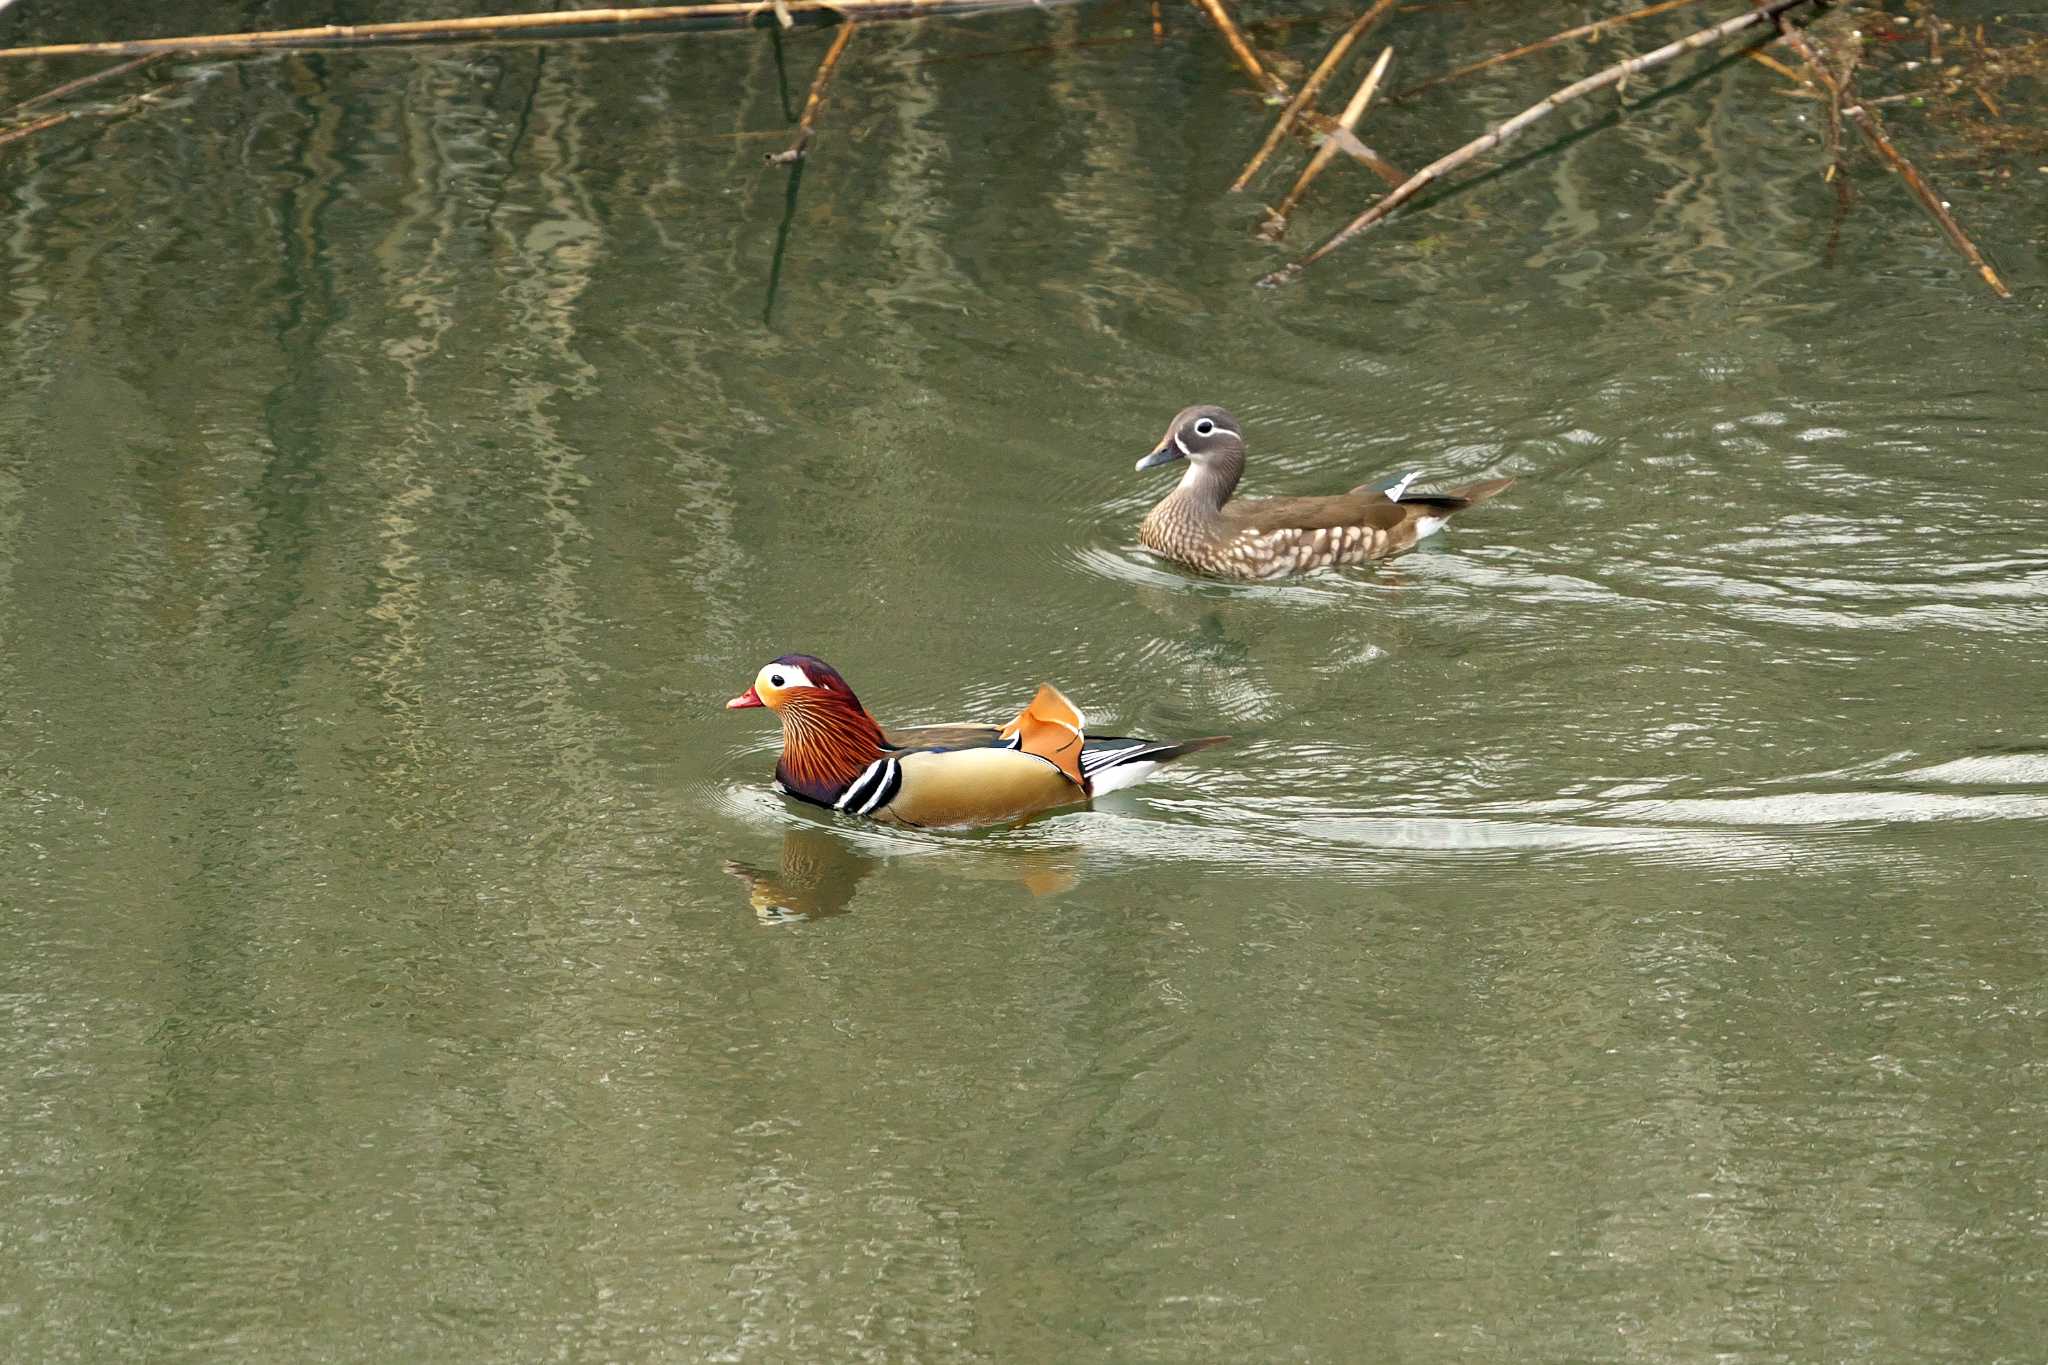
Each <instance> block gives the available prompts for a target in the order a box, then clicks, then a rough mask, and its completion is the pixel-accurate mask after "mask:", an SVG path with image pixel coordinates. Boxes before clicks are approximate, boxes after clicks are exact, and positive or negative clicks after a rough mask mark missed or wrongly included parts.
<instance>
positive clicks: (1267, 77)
mask: <svg viewBox="0 0 2048 1365" xmlns="http://www.w3.org/2000/svg"><path fill="white" fill-rule="evenodd" d="M1194 3H1195V4H1196V5H1198V6H1200V8H1201V9H1202V11H1203V12H1204V13H1206V14H1207V15H1208V16H1209V17H1210V18H1211V19H1212V20H1214V21H1215V23H1216V27H1217V28H1218V29H1219V30H1220V31H1221V32H1222V34H1223V41H1224V42H1226V43H1228V44H1230V53H1231V55H1232V56H1234V57H1236V58H1237V64H1238V65H1239V66H1241V67H1243V68H1244V69H1245V73H1246V74H1247V75H1249V76H1250V77H1251V78H1252V79H1253V80H1255V81H1257V82H1258V83H1259V84H1260V85H1262V86H1264V87H1265V89H1266V93H1267V94H1269V95H1278V96H1280V97H1281V98H1283V99H1284V98H1286V96H1287V82H1286V81H1283V80H1281V79H1280V78H1279V77H1278V76H1276V75H1274V74H1273V73H1272V72H1270V71H1268V70H1266V68H1265V67H1263V66H1261V65H1260V64H1259V58H1258V54H1257V53H1255V52H1253V51H1252V45H1251V44H1250V43H1248V42H1246V41H1245V40H1244V34H1243V33H1242V32H1241V31H1240V30H1239V29H1238V27H1237V21H1236V20H1235V19H1232V18H1231V17H1230V11H1229V10H1227V9H1225V8H1223V0H1194Z"/></svg>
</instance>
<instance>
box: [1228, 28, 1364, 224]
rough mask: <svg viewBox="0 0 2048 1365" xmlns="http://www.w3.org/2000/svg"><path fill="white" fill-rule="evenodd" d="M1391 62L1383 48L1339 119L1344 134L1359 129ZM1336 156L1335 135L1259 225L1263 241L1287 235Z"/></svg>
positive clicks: (1313, 157)
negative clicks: (1292, 216) (1296, 212)
mask: <svg viewBox="0 0 2048 1365" xmlns="http://www.w3.org/2000/svg"><path fill="white" fill-rule="evenodd" d="M1392 60H1394V49H1393V48H1391V47H1384V48H1381V49H1380V55H1379V60H1378V61H1375V62H1374V63H1373V64H1372V70H1370V71H1368V72H1366V73H1365V79H1364V80H1362V81H1360V82H1359V83H1358V89H1357V90H1356V91H1355V92H1353V94H1352V96H1351V102H1350V103H1349V104H1347V105H1345V106H1344V112H1343V113H1341V114H1339V115H1337V126H1338V127H1339V128H1340V129H1342V130H1343V131H1344V132H1347V133H1348V132H1350V131H1351V130H1352V129H1353V128H1356V127H1357V126H1358V119H1359V116H1360V115H1362V114H1363V113H1365V106H1366V105H1368V104H1371V103H1372V95H1373V91H1375V90H1377V89H1379V88H1380V77H1382V76H1384V75H1386V74H1387V63H1388V62H1391V61H1392ZM1335 155H1337V138H1336V136H1335V135H1334V134H1333V135H1332V136H1330V137H1327V138H1325V139H1323V145H1322V146H1320V147H1318V148H1316V154H1315V155H1314V156H1312V157H1310V158H1309V162H1308V165H1307V166H1305V167H1303V168H1302V172H1301V175H1300V176H1299V177H1298V178H1297V179H1296V180H1295V182H1294V188H1293V189H1291V190H1289V191H1287V197H1286V198H1285V199H1282V200H1281V201H1280V207H1279V208H1277V209H1271V210H1269V211H1268V212H1267V214H1266V221H1265V222H1263V223H1261V224H1260V225H1259V235H1260V236H1261V237H1264V238H1265V239H1266V240H1267V241H1269V242H1270V241H1277V240H1278V239H1279V237H1280V234H1281V233H1283V232H1285V231H1287V215H1288V214H1290V213H1292V212H1294V206H1295V205H1296V204H1299V203H1300V202H1301V196H1303V195H1304V194H1307V193H1308V187H1309V186H1310V185H1313V184H1314V183H1315V179H1316V177H1317V176H1319V175H1321V174H1322V173H1323V167H1325V166H1327V165H1329V164H1330V158H1331V157H1333V156H1335Z"/></svg>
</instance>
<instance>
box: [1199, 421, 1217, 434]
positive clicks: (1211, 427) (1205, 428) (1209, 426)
mask: <svg viewBox="0 0 2048 1365" xmlns="http://www.w3.org/2000/svg"><path fill="white" fill-rule="evenodd" d="M1215 434H1216V424H1215V423H1214V422H1212V421H1210V420H1209V419H1208V418H1206V417H1204V418H1203V419H1202V420H1201V421H1199V422H1197V423H1195V435H1197V436H1214V435H1215Z"/></svg>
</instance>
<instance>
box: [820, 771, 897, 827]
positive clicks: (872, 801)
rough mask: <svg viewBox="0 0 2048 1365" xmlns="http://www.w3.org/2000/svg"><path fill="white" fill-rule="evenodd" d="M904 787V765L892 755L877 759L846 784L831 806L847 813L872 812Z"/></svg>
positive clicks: (864, 813)
mask: <svg viewBox="0 0 2048 1365" xmlns="http://www.w3.org/2000/svg"><path fill="white" fill-rule="evenodd" d="M902 789H903V765H902V764H901V763H899V762H898V761H897V760H895V759H893V758H878V759H876V760H875V761H874V762H872V763H870V764H868V766H867V767H866V768H864V769H862V770H861V774H860V776H859V777H856V778H854V779H853V781H851V782H849V783H847V784H846V790H845V791H843V792H841V793H840V794H839V799H838V800H837V801H834V802H833V803H832V809H833V810H838V811H845V812H846V813H847V814H848V815H872V814H874V813H875V812H876V811H878V810H880V809H881V808H882V807H884V806H886V805H888V804H889V802H890V801H892V800H894V799H895V796H896V793H897V792H899V791H901V790H902Z"/></svg>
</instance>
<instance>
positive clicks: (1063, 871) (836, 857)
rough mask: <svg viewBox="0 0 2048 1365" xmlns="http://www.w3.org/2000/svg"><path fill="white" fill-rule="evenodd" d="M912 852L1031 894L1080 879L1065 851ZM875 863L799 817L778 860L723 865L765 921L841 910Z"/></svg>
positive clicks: (971, 876) (1042, 893)
mask: <svg viewBox="0 0 2048 1365" xmlns="http://www.w3.org/2000/svg"><path fill="white" fill-rule="evenodd" d="M916 856H918V857H921V858H929V859H934V860H936V862H937V865H938V866H939V867H941V868H942V869H943V870H944V871H945V872H946V873H947V874H948V875H952V876H958V877H963V878H968V879H970V880H983V881H999V882H1013V883H1015V884H1016V885H1018V886H1021V887H1023V888H1024V889H1025V890H1026V891H1028V892H1030V893H1031V895H1033V896H1034V897H1035V896H1051V895H1057V894H1058V893H1059V892H1062V891H1067V890H1071V889H1072V888H1073V887H1074V885H1075V884H1076V883H1077V882H1078V881H1079V880H1080V878H1079V877H1078V876H1076V875H1075V872H1074V868H1073V865H1072V861H1071V858H1072V855H1071V854H1055V853H1051V852H1048V851H1043V850H1036V849H988V850H985V851H984V850H974V851H970V850H968V849H964V848H963V849H957V850H953V849H943V848H934V849H931V850H929V851H928V852H924V853H920V854H918V855H916ZM880 865H881V860H880V859H878V858H875V857H872V856H870V855H868V854H866V853H863V852H861V851H860V850H859V849H858V848H856V847H854V846H853V845H852V844H851V843H849V842H848V841H847V840H846V839H844V838H843V837H841V836H840V835H838V834H836V833H834V832H833V831H832V830H831V829H830V828H829V827H827V826H824V825H799V826H796V827H793V828H791V829H787V830H785V831H783V835H782V860H781V862H780V863H779V864H778V865H777V867H776V868H775V870H774V871H772V872H770V871H764V870H763V869H761V868H757V867H750V866H748V865H747V864H745V863H740V862H731V861H729V862H727V863H726V864H725V870H726V871H727V872H729V873H731V874H732V875H733V876H735V877H737V878H739V879H740V880H741V881H742V882H744V883H746V887H747V902H748V904H750V905H751V906H753V908H754V913H755V914H756V915H758V916H759V917H760V918H761V920H762V922H763V923H766V924H781V923H786V922H788V921H791V920H813V919H824V918H826V917H827V916H830V915H843V914H845V913H846V912H847V911H848V910H850V909H852V903H853V893H854V889H855V888H856V887H858V886H859V885H860V882H861V879H862V878H863V877H866V876H867V875H868V873H870V872H872V871H874V870H875V869H876V868H877V867H878V866H880Z"/></svg>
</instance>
